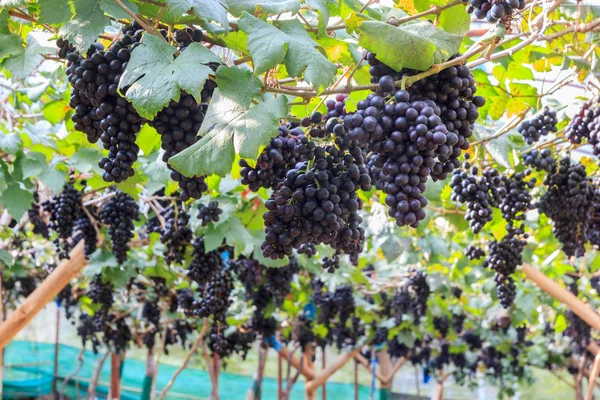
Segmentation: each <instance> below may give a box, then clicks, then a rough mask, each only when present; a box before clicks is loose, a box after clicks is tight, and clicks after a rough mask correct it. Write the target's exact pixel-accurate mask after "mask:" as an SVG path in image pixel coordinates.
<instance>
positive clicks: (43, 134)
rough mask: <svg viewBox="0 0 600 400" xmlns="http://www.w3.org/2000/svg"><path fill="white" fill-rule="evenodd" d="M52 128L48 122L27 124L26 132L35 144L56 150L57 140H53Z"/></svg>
mask: <svg viewBox="0 0 600 400" xmlns="http://www.w3.org/2000/svg"><path fill="white" fill-rule="evenodd" d="M50 129H52V126H51V125H50V124H49V123H48V122H47V121H38V122H36V123H35V125H32V124H30V123H26V124H25V127H24V132H25V134H27V136H28V137H29V139H31V142H32V143H33V144H43V145H44V146H46V147H47V148H49V149H56V140H55V139H54V138H52V132H51V130H50Z"/></svg>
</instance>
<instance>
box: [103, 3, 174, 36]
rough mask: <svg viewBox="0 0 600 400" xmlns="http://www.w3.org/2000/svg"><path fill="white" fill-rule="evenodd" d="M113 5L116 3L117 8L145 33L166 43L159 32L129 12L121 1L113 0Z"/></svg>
mask: <svg viewBox="0 0 600 400" xmlns="http://www.w3.org/2000/svg"><path fill="white" fill-rule="evenodd" d="M115 3H117V5H118V6H119V7H121V8H122V9H123V11H125V12H126V13H127V15H129V16H130V17H131V18H133V19H134V21H135V22H137V23H138V24H140V26H141V27H142V28H143V29H144V30H145V31H146V32H149V33H151V34H153V35H154V36H158V37H159V38H161V39H162V40H163V42H165V43H168V42H167V39H165V38H164V37H163V35H161V34H160V32H159V31H157V30H156V28H155V27H153V26H152V25H150V24H148V23H147V22H146V21H145V20H144V19H143V18H142V17H140V16H139V15H136V14H135V13H134V12H133V11H131V10H130V9H129V8H128V7H127V6H126V5H125V4H123V2H122V1H121V0H115Z"/></svg>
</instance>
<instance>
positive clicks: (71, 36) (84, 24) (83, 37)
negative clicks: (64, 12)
mask: <svg viewBox="0 0 600 400" xmlns="http://www.w3.org/2000/svg"><path fill="white" fill-rule="evenodd" d="M73 4H74V5H75V17H74V18H72V19H71V20H70V21H69V22H67V23H66V24H64V25H63V26H62V27H61V28H60V36H62V37H63V38H64V39H66V40H68V41H69V43H71V44H73V45H75V47H77V49H78V50H80V51H85V50H87V49H88V48H89V47H90V46H91V45H92V44H94V42H95V41H96V39H98V36H100V34H101V33H103V32H104V28H105V27H106V26H107V25H110V19H109V18H108V17H107V16H106V15H104V10H103V9H102V7H101V3H100V2H99V1H96V0H73Z"/></svg>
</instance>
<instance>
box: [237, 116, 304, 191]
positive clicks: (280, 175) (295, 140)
mask: <svg viewBox="0 0 600 400" xmlns="http://www.w3.org/2000/svg"><path fill="white" fill-rule="evenodd" d="M314 147H315V144H314V143H311V142H309V140H308V138H306V137H305V135H304V132H303V131H302V129H301V128H300V127H298V126H297V124H288V125H280V126H279V130H278V135H277V137H275V138H273V139H271V141H270V142H269V144H268V145H267V147H266V148H265V149H264V150H263V151H262V153H260V155H259V156H258V159H257V160H256V167H251V166H250V165H249V164H248V162H247V161H246V160H244V159H242V160H240V162H239V164H240V167H241V170H240V174H241V175H242V184H244V185H248V188H249V189H250V190H252V191H254V192H256V191H258V190H259V189H260V188H261V187H262V188H271V189H276V188H277V185H278V184H279V182H281V181H282V180H283V179H284V178H285V175H286V173H287V171H288V170H289V169H291V168H293V167H294V166H295V165H296V164H297V163H299V162H302V161H305V160H307V159H310V158H312V157H313V151H314Z"/></svg>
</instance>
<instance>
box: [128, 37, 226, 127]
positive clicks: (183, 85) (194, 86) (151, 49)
mask: <svg viewBox="0 0 600 400" xmlns="http://www.w3.org/2000/svg"><path fill="white" fill-rule="evenodd" d="M175 53H177V49H176V48H175V47H173V46H171V45H170V44H168V43H165V42H164V41H162V40H161V39H160V38H158V37H156V36H154V35H149V34H145V35H144V37H143V38H142V41H141V43H140V45H139V46H138V47H137V48H136V49H135V50H133V52H132V53H131V59H130V60H129V63H128V64H127V69H125V72H124V73H123V76H122V78H121V82H120V83H119V88H120V89H123V88H125V87H127V86H130V87H129V89H128V90H127V98H128V99H129V100H130V101H131V102H132V103H133V106H134V107H135V109H136V110H137V111H138V112H139V114H140V115H141V116H142V117H144V118H147V119H152V118H153V117H154V116H155V115H156V114H157V113H158V112H159V111H160V110H161V109H162V108H163V107H165V106H167V105H168V104H169V101H170V100H171V99H175V100H178V99H179V95H180V90H185V91H187V92H188V93H190V94H191V95H192V96H194V97H195V98H196V99H197V100H198V101H200V93H201V92H202V88H203V87H204V83H205V82H206V80H207V79H208V76H209V75H210V74H212V73H213V70H212V69H211V68H210V67H209V66H208V65H207V64H208V63H210V62H217V63H219V62H220V60H219V58H218V57H217V56H216V55H215V54H214V53H213V52H212V51H210V50H208V49H207V48H206V47H204V46H202V45H201V44H200V43H192V44H191V45H189V46H188V47H187V48H186V49H185V50H184V51H182V52H181V55H179V56H178V57H177V58H175Z"/></svg>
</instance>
